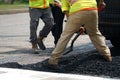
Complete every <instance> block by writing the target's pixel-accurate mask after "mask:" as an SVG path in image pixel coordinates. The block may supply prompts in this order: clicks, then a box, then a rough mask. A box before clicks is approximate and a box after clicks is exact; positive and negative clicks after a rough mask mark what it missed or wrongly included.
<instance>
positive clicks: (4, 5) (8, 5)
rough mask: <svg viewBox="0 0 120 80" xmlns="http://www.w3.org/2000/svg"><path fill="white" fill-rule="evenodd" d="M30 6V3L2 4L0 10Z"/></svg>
mask: <svg viewBox="0 0 120 80" xmlns="http://www.w3.org/2000/svg"><path fill="white" fill-rule="evenodd" d="M20 8H28V3H20V2H15V3H14V4H0V10H7V9H20Z"/></svg>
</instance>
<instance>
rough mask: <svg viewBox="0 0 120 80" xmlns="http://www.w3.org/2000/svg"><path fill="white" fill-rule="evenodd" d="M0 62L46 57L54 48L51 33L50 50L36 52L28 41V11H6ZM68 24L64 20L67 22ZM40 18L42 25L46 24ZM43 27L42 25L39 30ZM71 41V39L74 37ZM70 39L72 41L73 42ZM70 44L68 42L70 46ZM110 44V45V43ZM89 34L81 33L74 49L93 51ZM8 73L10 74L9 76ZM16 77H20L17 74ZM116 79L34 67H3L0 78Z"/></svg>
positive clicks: (1, 19) (47, 42) (1, 17)
mask: <svg viewBox="0 0 120 80" xmlns="http://www.w3.org/2000/svg"><path fill="white" fill-rule="evenodd" d="M0 24H1V25H0V64H2V63H7V62H18V63H20V64H32V63H37V62H40V61H43V60H45V59H47V58H48V57H49V55H50V53H51V52H52V50H53V49H54V43H53V42H54V39H53V36H52V34H51V33H50V34H49V35H48V37H47V38H46V39H45V41H44V42H45V45H46V47H47V50H45V51H41V52H40V53H39V54H33V53H32V50H31V44H30V43H29V14H28V13H17V14H9V15H8V14H4V15H0ZM64 24H65V23H64ZM43 25H44V24H43V22H42V21H41V20H40V24H39V26H43ZM41 28H42V27H39V28H38V30H40V29H41ZM71 40H72V39H71ZM70 42H71V41H70ZM69 45H70V43H69V44H68V46H69ZM108 45H109V46H111V44H110V43H109V42H108ZM79 46H80V47H79ZM94 49H95V48H94V47H93V45H92V44H91V41H90V39H89V37H88V36H87V35H82V36H80V37H79V38H78V39H77V40H76V41H75V44H74V52H71V53H70V54H75V52H76V53H77V52H85V51H89V50H94ZM6 76H7V77H6ZM14 76H17V77H14ZM21 79H22V80H48V79H49V80H117V79H110V78H102V77H95V76H87V75H73V74H72V75H71V74H60V73H49V72H37V71H31V70H19V69H9V68H0V80H21Z"/></svg>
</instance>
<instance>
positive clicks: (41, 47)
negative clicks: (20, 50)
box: [37, 37, 46, 50]
mask: <svg viewBox="0 0 120 80" xmlns="http://www.w3.org/2000/svg"><path fill="white" fill-rule="evenodd" d="M37 42H38V46H39V48H40V49H41V50H45V49H46V47H45V45H44V43H43V37H38V41H37Z"/></svg>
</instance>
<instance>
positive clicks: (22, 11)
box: [0, 8, 29, 15]
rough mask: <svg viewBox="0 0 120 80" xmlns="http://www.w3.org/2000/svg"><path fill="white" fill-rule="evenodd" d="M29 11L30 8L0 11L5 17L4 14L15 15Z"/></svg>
mask: <svg viewBox="0 0 120 80" xmlns="http://www.w3.org/2000/svg"><path fill="white" fill-rule="evenodd" d="M28 11H29V9H28V8H24V9H8V10H0V15H3V14H15V13H25V12H28Z"/></svg>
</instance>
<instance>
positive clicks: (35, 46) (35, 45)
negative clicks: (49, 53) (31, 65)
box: [32, 43, 38, 54]
mask: <svg viewBox="0 0 120 80" xmlns="http://www.w3.org/2000/svg"><path fill="white" fill-rule="evenodd" d="M32 50H33V52H34V53H35V54H38V46H37V43H32Z"/></svg>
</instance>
